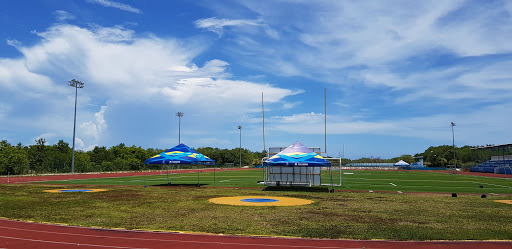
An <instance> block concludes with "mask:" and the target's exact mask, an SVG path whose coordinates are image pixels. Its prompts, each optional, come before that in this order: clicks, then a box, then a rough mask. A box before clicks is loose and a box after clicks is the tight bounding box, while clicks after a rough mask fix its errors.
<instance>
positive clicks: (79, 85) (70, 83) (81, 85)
mask: <svg viewBox="0 0 512 249" xmlns="http://www.w3.org/2000/svg"><path fill="white" fill-rule="evenodd" d="M68 86H71V87H74V88H75V115H74V122H73V148H72V154H71V174H74V173H75V131H76V99H77V96H78V88H84V83H83V82H81V81H78V80H75V79H72V80H70V81H68Z"/></svg>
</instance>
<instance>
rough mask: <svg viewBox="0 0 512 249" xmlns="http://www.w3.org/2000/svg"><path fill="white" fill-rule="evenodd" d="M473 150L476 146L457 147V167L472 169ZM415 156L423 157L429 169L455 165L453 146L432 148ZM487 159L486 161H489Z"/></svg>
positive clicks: (473, 160) (473, 161)
mask: <svg viewBox="0 0 512 249" xmlns="http://www.w3.org/2000/svg"><path fill="white" fill-rule="evenodd" d="M471 148H475V146H464V147H460V148H458V147H456V148H455V154H456V158H457V167H466V168H467V167H471V166H473V165H474V163H475V151H474V150H472V149H471ZM415 156H423V160H424V161H425V165H427V166H429V167H446V166H447V165H454V164H455V161H454V159H453V146H451V145H441V146H437V147H434V146H430V147H429V148H428V149H426V150H425V151H424V152H423V153H419V154H416V155H415ZM489 159H490V158H487V159H485V160H489Z"/></svg>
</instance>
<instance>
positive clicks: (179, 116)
mask: <svg viewBox="0 0 512 249" xmlns="http://www.w3.org/2000/svg"><path fill="white" fill-rule="evenodd" d="M176 116H178V144H181V117H183V112H177V113H176Z"/></svg>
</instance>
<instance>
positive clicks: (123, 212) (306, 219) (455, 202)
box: [0, 184, 512, 240]
mask: <svg viewBox="0 0 512 249" xmlns="http://www.w3.org/2000/svg"><path fill="white" fill-rule="evenodd" d="M81 187H83V186H73V185H69V186H66V188H68V189H72V188H81ZM57 188H62V186H54V185H40V184H38V185H28V184H14V185H0V191H1V192H2V195H0V216H2V217H8V218H10V219H19V220H30V221H36V222H50V223H64V224H69V225H75V226H87V227H104V228H125V229H143V230H167V231H190V232H202V233H219V234H240V235H268V236H294V237H310V238H333V239H339V238H351V239H391V240H511V239H512V212H510V211H511V208H512V205H509V204H504V203H498V202H494V200H506V199H510V196H507V195H497V196H496V195H492V196H489V197H488V198H485V199H484V198H480V196H478V195H460V196H459V197H457V198H452V197H451V195H448V194H446V195H440V194H397V193H351V192H335V193H328V192H293V191H260V190H256V189H246V188H239V189H235V188H227V189H226V188H202V187H201V188H197V187H172V188H168V187H148V188H142V187H126V186H125V187H122V186H111V187H107V188H106V189H108V191H104V192H97V193H81V192H70V193H48V192H44V190H48V189H57ZM242 195H243V196H280V197H292V198H301V199H307V200H312V201H314V203H312V204H310V205H304V206H288V207H272V206H271V207H264V206H259V207H258V206H256V207H253V206H230V205H218V204H213V203H210V202H209V201H208V200H209V199H211V198H215V197H229V196H242Z"/></svg>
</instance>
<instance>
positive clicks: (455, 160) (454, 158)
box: [451, 122, 457, 169]
mask: <svg viewBox="0 0 512 249" xmlns="http://www.w3.org/2000/svg"><path fill="white" fill-rule="evenodd" d="M451 126H452V141H453V161H454V163H455V169H457V158H456V157H455V133H453V127H454V126H455V123H454V122H451Z"/></svg>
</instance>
